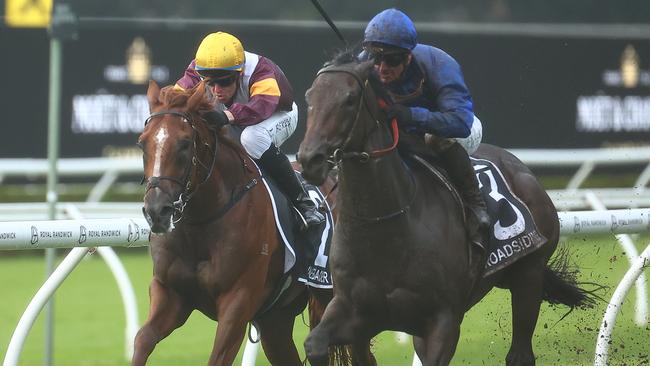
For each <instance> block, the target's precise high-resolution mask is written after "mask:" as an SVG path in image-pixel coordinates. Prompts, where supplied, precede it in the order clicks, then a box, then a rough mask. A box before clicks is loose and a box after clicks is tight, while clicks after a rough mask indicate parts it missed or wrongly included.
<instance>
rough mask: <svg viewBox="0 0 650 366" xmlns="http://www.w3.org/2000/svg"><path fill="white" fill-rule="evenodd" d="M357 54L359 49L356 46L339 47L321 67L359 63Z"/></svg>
mask: <svg viewBox="0 0 650 366" xmlns="http://www.w3.org/2000/svg"><path fill="white" fill-rule="evenodd" d="M358 56H359V50H358V49H357V48H343V49H339V50H337V51H336V52H335V54H334V56H333V57H332V59H331V60H329V61H327V62H325V64H324V65H323V67H329V66H341V65H347V64H351V63H354V64H359V63H361V60H359V57H358Z"/></svg>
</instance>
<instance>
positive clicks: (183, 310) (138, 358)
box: [131, 278, 192, 366]
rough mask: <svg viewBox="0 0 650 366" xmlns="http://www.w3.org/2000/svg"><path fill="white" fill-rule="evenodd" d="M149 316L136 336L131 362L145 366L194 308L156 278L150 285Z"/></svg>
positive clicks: (138, 365)
mask: <svg viewBox="0 0 650 366" xmlns="http://www.w3.org/2000/svg"><path fill="white" fill-rule="evenodd" d="M149 302H150V306H149V316H148V318H147V321H146V322H145V324H144V325H143V326H142V328H140V330H139V331H138V334H137V335H136V336H135V342H134V352H133V359H132V361H131V364H132V365H134V366H143V365H145V363H146V362H147V358H149V355H150V354H151V352H153V349H154V347H155V346H156V344H157V343H158V342H160V341H161V340H162V339H164V338H165V337H167V336H168V335H169V334H170V333H171V332H172V331H173V330H174V329H176V328H178V327H180V326H181V325H183V323H185V321H186V320H187V318H188V317H189V316H190V313H191V312H192V309H191V308H190V307H189V306H188V305H187V304H186V303H185V301H183V299H182V298H181V297H180V296H179V294H177V293H176V292H175V291H173V290H171V289H169V288H167V287H166V286H165V285H163V284H162V283H160V282H159V281H158V280H156V279H155V278H154V279H153V280H152V281H151V285H150V286H149Z"/></svg>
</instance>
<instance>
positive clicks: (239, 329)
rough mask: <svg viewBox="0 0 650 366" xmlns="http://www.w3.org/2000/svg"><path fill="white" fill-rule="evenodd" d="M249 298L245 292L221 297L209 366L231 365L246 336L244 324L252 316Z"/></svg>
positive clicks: (248, 294)
mask: <svg viewBox="0 0 650 366" xmlns="http://www.w3.org/2000/svg"><path fill="white" fill-rule="evenodd" d="M251 298H253V296H252V295H251V293H249V292H246V291H239V292H237V293H231V294H223V295H222V299H220V306H219V311H218V319H219V323H218V325H217V334H216V336H215V339H214V345H213V346H212V353H211V354H210V360H209V361H208V365H209V366H230V365H232V364H233V362H234V360H235V357H236V356H237V352H238V351H239V348H240V347H241V344H242V341H243V340H244V335H245V334H246V324H248V322H249V321H250V320H251V319H252V318H253V315H254V310H253V305H252V304H251V301H250V299H251Z"/></svg>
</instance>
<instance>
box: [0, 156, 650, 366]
mask: <svg viewBox="0 0 650 366" xmlns="http://www.w3.org/2000/svg"><path fill="white" fill-rule="evenodd" d="M511 151H512V152H513V153H514V154H515V155H516V156H518V157H519V158H520V159H521V160H522V161H524V162H525V163H526V164H527V165H529V166H530V167H533V168H534V167H540V166H544V167H571V168H576V169H577V170H576V172H575V173H574V175H573V177H572V178H571V180H570V181H569V184H568V185H567V187H566V189H564V190H555V191H549V195H550V196H551V198H552V199H553V202H554V203H555V205H556V206H557V207H558V208H559V209H579V208H589V207H591V208H594V209H596V210H598V211H586V212H585V211H582V212H576V211H572V212H560V213H559V214H558V216H559V219H560V224H561V232H562V234H564V235H572V234H578V233H580V234H591V233H612V234H615V235H617V239H618V241H619V243H621V245H622V246H623V248H624V251H625V252H626V253H627V254H628V259H629V260H630V263H631V268H630V269H629V271H628V273H627V274H626V275H625V277H624V278H623V280H622V281H621V283H620V284H619V286H618V288H617V289H616V291H615V293H614V296H613V298H612V300H611V301H610V303H609V305H608V307H607V311H606V314H605V316H604V318H603V322H602V324H601V329H600V333H599V336H598V341H597V345H596V355H595V364H596V365H599V366H600V365H606V364H607V356H608V346H609V343H610V340H611V332H612V330H613V326H614V324H615V321H616V316H617V314H618V311H619V310H620V306H621V304H622V301H623V298H624V297H625V296H626V294H627V292H628V291H629V289H630V288H631V286H632V285H633V284H634V283H636V285H637V303H636V318H635V321H636V323H637V324H639V325H644V324H647V321H648V319H647V318H648V315H647V294H646V285H645V276H644V275H643V269H644V268H645V267H646V266H647V264H648V261H649V260H650V259H649V256H650V246H648V248H646V250H644V251H643V253H642V254H641V255H638V252H637V251H636V249H635V247H634V245H633V243H632V242H631V239H630V238H629V236H627V235H626V234H627V233H637V232H642V231H650V220H649V218H648V217H649V215H650V209H625V210H609V211H607V210H605V208H606V207H610V208H621V207H649V206H650V190H648V189H646V186H647V184H648V181H650V147H643V148H626V149H577V150H511ZM626 164H627V165H644V166H645V168H644V169H643V171H642V172H641V173H640V174H639V176H638V178H637V180H636V182H635V183H634V185H633V187H626V188H609V189H598V190H586V189H580V186H581V185H582V184H583V183H584V181H585V180H586V179H587V177H588V176H589V175H590V174H591V173H592V172H593V170H594V169H595V168H596V167H598V166H605V165H610V166H612V165H616V166H619V165H626ZM58 169H59V175H60V176H62V177H89V176H92V177H99V180H98V181H97V183H96V184H95V186H94V188H93V189H92V190H91V193H90V194H89V196H88V198H87V202H86V203H75V204H59V205H58V206H57V218H63V217H68V218H79V217H85V218H86V219H85V220H64V221H43V222H34V221H29V222H22V223H21V222H4V223H3V222H0V233H2V234H3V235H1V236H0V250H16V249H39V248H47V247H52V248H74V249H73V250H72V251H71V253H70V254H69V255H68V257H66V259H65V260H64V261H63V262H62V263H61V265H60V266H59V267H58V268H57V269H56V271H55V272H54V273H53V274H52V276H51V277H50V278H49V279H48V280H47V281H46V283H45V284H44V285H43V287H42V288H41V289H40V290H39V292H38V293H37V294H36V296H35V297H34V299H33V300H32V303H30V305H29V306H28V309H27V310H26V311H25V313H24V314H23V317H22V318H21V320H20V322H19V325H18V327H17V328H16V331H15V332H14V336H13V337H12V340H11V343H10V345H9V347H8V349H7V355H6V357H5V362H4V364H3V365H4V366H13V365H17V362H18V357H19V355H20V351H21V349H22V342H23V341H24V338H25V337H26V335H27V332H28V331H29V329H30V328H31V326H32V324H33V321H34V319H35V317H36V316H37V315H38V312H40V309H41V308H42V306H43V305H44V304H45V302H46V301H47V299H48V298H49V296H51V295H52V294H53V292H54V291H55V290H56V288H58V286H59V285H60V284H61V282H62V281H63V280H64V279H65V278H66V277H67V275H68V274H69V273H70V271H72V269H73V268H74V267H75V265H76V264H77V263H78V262H79V261H80V260H81V259H82V258H83V257H84V255H85V254H86V253H88V252H89V251H92V247H95V246H100V245H101V246H127V247H129V246H142V245H147V244H148V242H147V240H146V239H145V238H147V237H148V231H149V229H148V226H147V225H146V222H145V221H144V219H141V218H130V219H128V218H127V219H124V217H133V216H136V215H139V211H140V207H141V204H138V203H97V202H98V201H100V200H101V198H102V197H103V195H104V194H105V193H106V191H107V190H108V189H109V187H110V186H111V185H112V184H113V183H114V182H115V181H116V180H117V179H118V178H119V176H120V175H125V174H132V175H139V174H141V173H142V162H141V159H139V158H137V159H136V158H133V159H105V158H90V159H60V161H59V164H58ZM46 173H47V161H45V160H40V159H5V160H0V181H2V179H3V178H5V177H15V176H22V177H41V176H45V174H46ZM47 207H48V206H47V204H46V203H18V204H0V219H11V220H35V219H36V220H38V219H42V220H44V219H46V218H47ZM108 217H115V218H122V219H110V220H106V219H105V218H108ZM94 218H97V219H94ZM99 218H104V219H103V220H102V219H99ZM116 227H117V229H116ZM89 228H90V229H89ZM5 233H6V234H5ZM145 234H146V235H145ZM106 249H109V248H104V249H101V248H100V249H98V250H99V251H100V254H101V253H105V254H103V256H104V257H105V258H110V257H111V255H110V253H108V252H107V251H106ZM116 259H117V258H116V257H115V260H116ZM107 262H108V263H109V266H111V267H112V268H115V269H114V273H117V272H120V268H119V267H120V266H121V264H119V265H116V264H111V263H110V262H111V261H110V260H109V259H107ZM113 262H114V261H113ZM117 262H119V260H117ZM116 279H117V280H118V283H120V281H121V282H122V284H120V290H121V292H122V295H123V297H125V298H127V297H130V296H131V295H130V294H129V291H128V289H129V288H130V282H128V277H127V280H126V282H128V284H127V285H125V284H124V282H125V281H124V280H120V279H119V276H118V275H117V274H116ZM131 292H132V290H131ZM131 301H132V302H133V301H134V299H133V300H131ZM127 302H128V301H127V300H126V299H125V310H126V312H127V317H131V318H132V319H133V318H135V319H137V313H136V314H135V316H133V315H132V311H130V310H129V305H127ZM136 311H137V310H136ZM129 313H131V315H129ZM136 322H137V321H136ZM131 323H133V322H132V321H131ZM127 328H131V329H130V330H129V329H127V346H126V347H127V357H128V356H129V355H130V351H131V350H132V349H131V347H132V346H131V344H129V343H128V342H129V341H130V340H131V339H132V337H133V336H134V335H135V333H134V330H133V329H132V328H133V326H130V327H129V326H127ZM256 351H257V345H252V344H250V343H249V344H247V348H246V350H245V357H244V365H253V364H254V361H255V354H256ZM418 364H419V360H417V358H415V359H414V361H413V365H418Z"/></svg>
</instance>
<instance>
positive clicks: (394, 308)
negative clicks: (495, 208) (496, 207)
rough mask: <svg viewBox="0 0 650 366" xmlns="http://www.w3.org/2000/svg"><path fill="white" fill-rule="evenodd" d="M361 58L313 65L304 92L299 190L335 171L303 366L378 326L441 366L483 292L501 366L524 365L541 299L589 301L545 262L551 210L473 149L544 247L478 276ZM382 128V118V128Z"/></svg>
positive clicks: (491, 150) (489, 153) (510, 169)
mask: <svg viewBox="0 0 650 366" xmlns="http://www.w3.org/2000/svg"><path fill="white" fill-rule="evenodd" d="M372 68H373V63H372V62H371V61H368V62H358V61H355V60H354V59H353V58H352V57H350V55H348V57H347V58H345V57H342V58H339V59H336V60H334V62H333V63H332V64H330V65H329V66H327V67H325V68H324V69H321V70H320V71H319V72H318V74H317V76H316V79H315V80H314V82H313V84H312V86H311V88H310V89H309V90H308V91H307V93H306V98H307V103H308V106H309V108H308V110H309V112H308V116H307V132H306V135H305V138H304V140H303V142H302V144H301V146H300V151H299V153H298V160H299V162H300V163H301V165H302V167H303V175H304V176H305V177H306V178H307V180H308V181H310V182H311V183H315V184H319V183H322V182H323V181H324V180H325V178H326V177H327V175H328V172H329V171H330V169H331V168H332V165H336V166H338V169H339V171H338V175H339V182H338V194H337V197H336V201H335V202H336V207H337V208H338V219H337V224H336V228H335V231H334V238H333V242H332V247H331V251H330V266H331V267H330V269H331V271H332V277H333V281H334V284H335V287H334V299H333V300H332V301H331V302H330V303H329V305H328V306H327V308H326V310H325V313H324V315H323V318H322V321H321V323H320V324H319V325H318V326H317V327H316V328H315V329H313V330H312V331H311V333H310V334H309V337H308V338H307V340H306V342H305V349H306V352H307V357H308V359H309V361H310V362H311V364H312V365H314V366H322V365H326V364H327V359H328V355H327V347H328V346H329V345H335V344H346V343H350V342H357V341H359V340H367V339H370V338H372V337H374V336H375V335H376V334H378V333H379V332H381V331H384V330H399V331H404V332H407V333H410V334H412V335H414V336H415V337H416V338H415V341H414V342H415V346H416V351H417V352H418V355H419V356H420V358H421V360H422V361H423V364H424V365H447V364H449V362H450V360H451V358H452V356H453V354H454V351H455V349H456V345H457V342H458V338H459V333H460V324H461V321H462V319H463V316H464V313H465V312H466V311H467V310H468V309H469V308H470V307H472V306H473V305H474V304H475V303H477V302H478V301H479V300H480V299H481V298H482V297H483V296H485V294H486V293H487V292H489V290H490V289H491V288H492V287H494V286H498V287H502V288H507V289H509V290H510V292H511V294H512V313H513V332H512V344H511V347H510V351H509V352H508V355H507V358H506V363H507V364H508V365H533V364H534V362H535V357H534V354H533V350H532V341H531V339H532V336H533V331H534V329H535V324H536V322H537V317H538V313H539V309H540V304H541V302H542V300H547V301H550V302H554V303H562V304H566V305H568V306H570V307H571V308H573V307H575V306H581V305H585V304H590V303H591V302H592V301H593V298H591V297H590V295H589V293H588V292H586V291H584V290H582V289H580V288H579V287H578V286H577V284H576V283H575V279H574V278H572V277H571V276H570V273H567V272H565V271H562V270H561V268H560V269H558V268H550V267H549V266H548V264H547V262H548V260H549V257H550V256H551V254H552V253H553V252H554V250H555V248H556V246H557V243H558V238H559V223H558V217H557V212H556V210H555V207H554V205H553V203H552V202H551V200H550V198H549V197H548V195H547V194H546V192H545V191H544V189H543V188H542V187H541V185H540V184H539V183H538V181H537V180H536V178H535V177H534V176H533V174H532V173H531V171H530V170H529V169H528V168H527V167H526V166H524V164H523V163H522V162H521V161H519V160H518V159H517V158H516V157H514V156H513V155H511V154H510V153H508V152H507V151H505V150H503V149H500V148H497V147H494V146H489V145H484V146H482V147H481V148H480V149H479V150H478V151H477V153H476V156H477V157H480V158H486V159H488V160H490V161H492V162H494V163H495V164H496V165H497V166H498V167H499V168H500V169H501V171H502V172H503V174H504V176H505V178H506V181H507V183H508V184H509V186H510V187H511V189H512V190H513V191H514V193H515V194H516V195H517V196H518V197H519V198H520V199H521V200H522V201H523V202H524V203H525V204H526V205H527V206H528V207H529V209H530V211H531V213H532V216H533V217H534V220H535V223H536V224H537V228H538V229H539V232H540V233H541V234H542V235H544V237H546V238H547V239H548V240H547V243H546V244H544V245H543V246H542V247H540V248H538V249H537V250H535V251H534V252H532V253H530V254H528V255H527V256H525V257H523V258H522V259H520V260H518V261H517V262H515V263H513V264H511V265H510V266H508V267H506V268H505V269H503V270H501V271H498V272H496V273H494V274H492V275H489V276H487V277H483V276H482V272H483V266H485V254H484V253H483V251H482V250H480V249H478V247H476V246H474V245H470V244H469V240H468V238H467V236H466V231H465V229H464V221H463V209H462V207H461V205H460V204H459V203H458V202H457V200H455V199H454V196H453V195H452V193H451V191H450V190H449V189H448V188H446V186H445V185H444V184H442V182H441V181H440V180H438V181H436V180H435V179H432V177H431V174H428V173H427V172H426V171H425V169H418V167H417V166H413V164H411V165H410V166H409V164H407V163H406V162H405V160H403V158H402V156H401V155H400V154H399V153H398V151H397V149H395V148H394V146H395V143H396V141H394V138H395V137H396V136H395V135H396V132H397V128H396V127H395V128H394V130H391V127H390V126H389V124H388V123H387V121H386V117H385V113H384V111H383V110H382V109H381V108H380V107H379V102H378V99H377V97H376V92H375V90H374V89H373V83H375V82H378V81H377V80H375V79H373V74H372V73H371V70H372ZM393 123H394V122H393Z"/></svg>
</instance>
